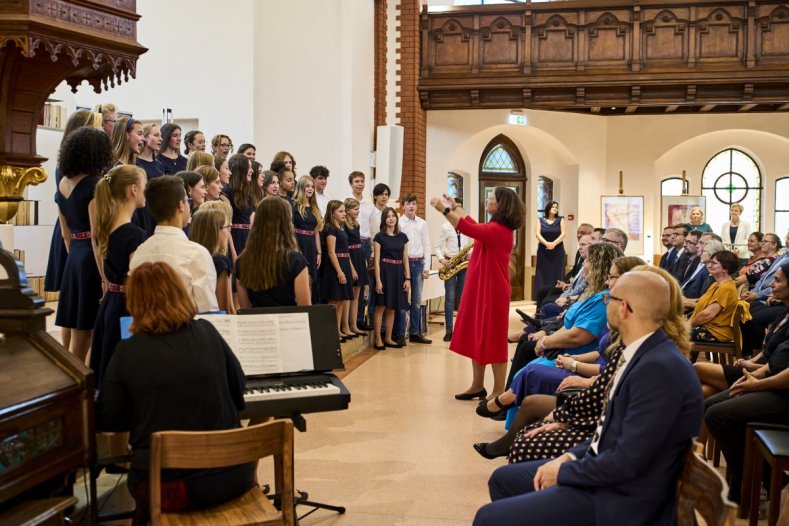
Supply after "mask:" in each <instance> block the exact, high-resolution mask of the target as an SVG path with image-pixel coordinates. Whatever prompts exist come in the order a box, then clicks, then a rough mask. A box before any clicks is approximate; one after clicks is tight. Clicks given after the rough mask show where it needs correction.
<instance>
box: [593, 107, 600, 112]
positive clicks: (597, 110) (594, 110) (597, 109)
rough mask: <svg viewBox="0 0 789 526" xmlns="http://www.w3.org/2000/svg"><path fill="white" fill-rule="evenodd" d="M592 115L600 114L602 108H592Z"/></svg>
mask: <svg viewBox="0 0 789 526" xmlns="http://www.w3.org/2000/svg"><path fill="white" fill-rule="evenodd" d="M592 113H600V106H592Z"/></svg>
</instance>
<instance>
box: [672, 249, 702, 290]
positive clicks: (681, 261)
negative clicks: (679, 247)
mask: <svg viewBox="0 0 789 526" xmlns="http://www.w3.org/2000/svg"><path fill="white" fill-rule="evenodd" d="M695 257H696V256H695V255H691V254H690V253H689V252H688V251H687V250H685V251H684V252H682V254H681V255H680V256H679V257H678V258H677V260H676V261H675V262H674V265H673V266H672V267H671V268H670V269H669V272H670V273H671V275H672V276H674V277H675V278H676V280H677V281H679V282H680V284H682V277H683V276H684V275H685V271H686V270H687V269H688V265H689V264H690V261H691V259H693V258H695Z"/></svg>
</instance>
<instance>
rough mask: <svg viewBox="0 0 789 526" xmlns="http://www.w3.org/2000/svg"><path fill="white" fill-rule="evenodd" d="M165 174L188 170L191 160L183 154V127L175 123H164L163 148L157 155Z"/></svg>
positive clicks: (157, 160)
mask: <svg viewBox="0 0 789 526" xmlns="http://www.w3.org/2000/svg"><path fill="white" fill-rule="evenodd" d="M156 162H158V163H159V164H160V165H161V166H162V171H163V172H164V175H175V174H177V173H178V172H182V171H184V170H186V165H187V164H188V163H189V160H188V159H187V158H186V157H184V156H183V155H181V127H180V126H178V125H177V124H175V123H172V122H168V123H166V124H162V148H161V150H160V151H159V155H157V156H156Z"/></svg>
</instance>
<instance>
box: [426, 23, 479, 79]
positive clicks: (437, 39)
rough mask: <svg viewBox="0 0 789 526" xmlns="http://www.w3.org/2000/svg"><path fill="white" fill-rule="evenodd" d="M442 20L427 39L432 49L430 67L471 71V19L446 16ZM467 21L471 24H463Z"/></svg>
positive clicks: (433, 68) (446, 70) (452, 70)
mask: <svg viewBox="0 0 789 526" xmlns="http://www.w3.org/2000/svg"><path fill="white" fill-rule="evenodd" d="M442 22H443V23H442V24H441V25H440V26H439V27H438V28H436V29H435V30H433V31H431V33H430V38H429V40H428V41H429V42H430V45H431V48H432V49H433V57H432V60H431V62H430V68H431V69H432V70H434V71H436V72H439V71H444V72H458V71H462V72H469V71H471V65H472V51H473V49H472V48H473V42H472V35H473V33H474V30H473V19H469V18H465V19H463V18H446V19H444V20H442ZM469 22H471V24H472V26H470V27H469V26H466V25H464V23H466V24H467V23H469Z"/></svg>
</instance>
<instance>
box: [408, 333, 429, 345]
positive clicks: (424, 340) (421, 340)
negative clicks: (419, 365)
mask: <svg viewBox="0 0 789 526" xmlns="http://www.w3.org/2000/svg"><path fill="white" fill-rule="evenodd" d="M408 341H409V342H411V343H433V340H428V339H427V338H425V337H424V336H422V335H421V334H418V333H417V334H412V335H411V336H409V337H408Z"/></svg>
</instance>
